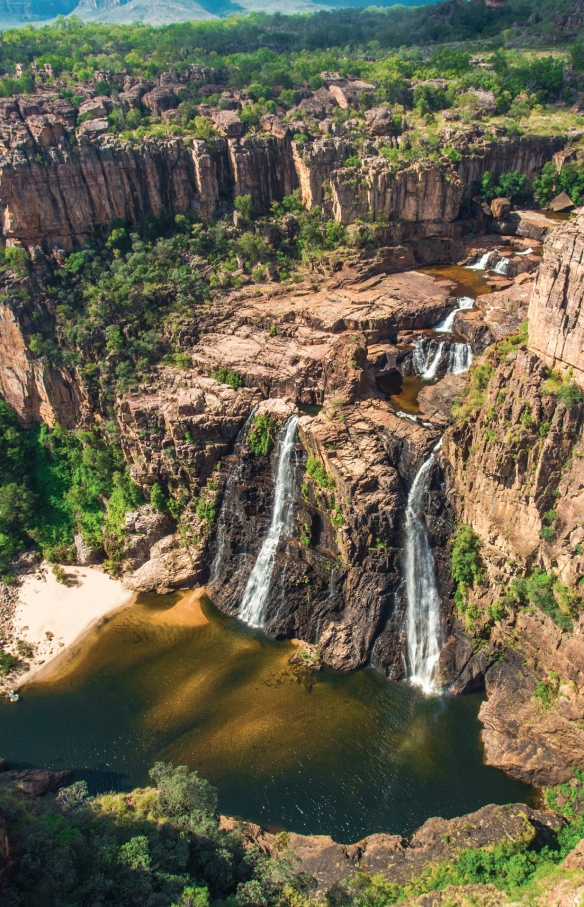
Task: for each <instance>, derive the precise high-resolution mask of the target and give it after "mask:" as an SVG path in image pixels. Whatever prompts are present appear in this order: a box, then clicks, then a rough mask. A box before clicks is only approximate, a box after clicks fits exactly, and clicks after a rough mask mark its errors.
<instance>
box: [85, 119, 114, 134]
mask: <svg viewBox="0 0 584 907" xmlns="http://www.w3.org/2000/svg"><path fill="white" fill-rule="evenodd" d="M108 129H109V123H108V121H107V120H86V122H85V123H82V124H81V126H80V127H79V130H78V132H79V135H87V136H94V135H101V134H102V133H104V132H107V131H108Z"/></svg>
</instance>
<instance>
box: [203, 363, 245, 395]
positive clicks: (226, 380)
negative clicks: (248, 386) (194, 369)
mask: <svg viewBox="0 0 584 907" xmlns="http://www.w3.org/2000/svg"><path fill="white" fill-rule="evenodd" d="M211 378H213V379H214V380H215V381H218V382H219V383H220V384H228V385H229V387H232V388H233V390H234V391H236V390H238V389H239V388H240V387H243V379H242V378H241V376H240V375H238V374H237V372H234V371H233V369H228V368H225V366H224V365H219V366H218V367H217V368H215V369H213V371H212V372H211Z"/></svg>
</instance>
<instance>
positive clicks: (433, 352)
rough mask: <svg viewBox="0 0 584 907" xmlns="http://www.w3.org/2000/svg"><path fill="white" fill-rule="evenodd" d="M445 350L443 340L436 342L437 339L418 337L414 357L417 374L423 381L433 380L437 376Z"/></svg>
mask: <svg viewBox="0 0 584 907" xmlns="http://www.w3.org/2000/svg"><path fill="white" fill-rule="evenodd" d="M443 350H444V342H443V341H441V342H440V343H436V341H435V340H430V341H429V342H426V340H425V339H424V337H418V339H417V340H416V345H415V347H414V353H413V357H412V358H413V363H414V368H415V370H416V374H417V375H418V376H419V377H420V378H421V379H422V380H423V381H432V379H433V378H435V377H436V372H437V371H438V366H439V365H440V360H441V359H442V352H443Z"/></svg>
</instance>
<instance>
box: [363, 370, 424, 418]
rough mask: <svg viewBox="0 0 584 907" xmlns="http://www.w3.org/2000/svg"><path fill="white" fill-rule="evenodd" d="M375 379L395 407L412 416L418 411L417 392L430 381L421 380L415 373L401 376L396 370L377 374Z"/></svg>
mask: <svg viewBox="0 0 584 907" xmlns="http://www.w3.org/2000/svg"><path fill="white" fill-rule="evenodd" d="M375 380H376V382H377V386H378V388H379V390H380V391H381V392H382V393H383V394H385V396H386V397H387V399H388V400H389V401H390V402H391V404H392V406H394V407H395V409H397V410H401V412H404V413H410V414H411V415H412V416H417V415H418V414H419V412H420V404H419V403H418V394H419V393H420V391H421V390H422V388H423V387H426V385H428V384H430V383H431V382H429V381H422V379H421V378H418V377H417V375H406V376H405V377H403V376H402V375H400V373H399V372H398V371H395V372H391V373H390V374H389V375H378V376H377V377H376V379H375Z"/></svg>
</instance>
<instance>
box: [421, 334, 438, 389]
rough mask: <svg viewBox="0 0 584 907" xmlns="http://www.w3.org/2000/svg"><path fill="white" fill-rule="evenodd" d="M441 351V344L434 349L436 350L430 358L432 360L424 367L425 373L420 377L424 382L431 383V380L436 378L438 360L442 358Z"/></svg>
mask: <svg viewBox="0 0 584 907" xmlns="http://www.w3.org/2000/svg"><path fill="white" fill-rule="evenodd" d="M443 349H444V343H443V342H441V343H439V344H438V346H437V347H436V350H435V352H434V355H433V356H432V358H431V359H430V361H429V362H428V365H427V367H426V371H425V372H424V374H423V375H422V376H421V377H422V378H423V379H424V381H431V380H432V379H433V378H435V377H436V372H437V371H438V366H439V365H440V360H441V358H442V350H443Z"/></svg>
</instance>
